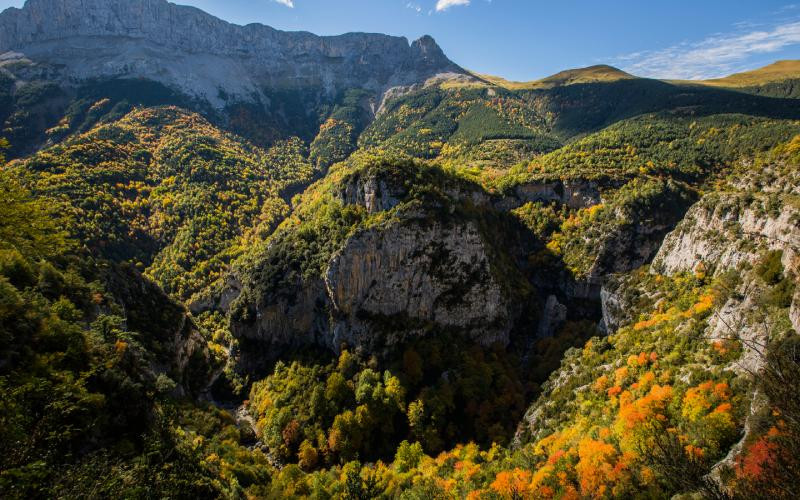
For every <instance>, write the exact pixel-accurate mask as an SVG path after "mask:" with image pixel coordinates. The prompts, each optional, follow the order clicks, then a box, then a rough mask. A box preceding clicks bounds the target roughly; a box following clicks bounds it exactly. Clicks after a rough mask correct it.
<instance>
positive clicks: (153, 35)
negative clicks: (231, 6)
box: [0, 0, 465, 107]
mask: <svg viewBox="0 0 800 500" xmlns="http://www.w3.org/2000/svg"><path fill="white" fill-rule="evenodd" d="M2 53H6V54H5V56H4V59H5V60H6V61H16V62H20V61H26V59H27V60H29V61H32V62H34V63H36V64H35V65H34V67H31V68H29V71H31V72H33V74H37V75H38V76H41V73H40V72H41V71H42V69H43V68H42V66H46V67H47V68H49V70H50V71H51V72H54V73H55V75H58V76H60V77H62V78H64V79H66V80H70V81H76V80H86V79H92V78H110V77H111V78H117V77H123V78H147V79H152V80H155V81H158V82H161V83H164V84H167V85H169V86H171V87H174V88H177V89H179V90H181V91H183V92H185V93H186V94H188V95H190V96H193V97H199V98H203V99H206V100H208V101H209V102H211V103H212V104H214V105H216V106H220V107H221V106H223V105H224V102H225V98H224V97H222V96H221V94H224V96H225V97H227V98H230V97H237V98H239V99H252V98H253V96H254V95H256V96H259V97H264V96H262V95H261V94H262V93H263V92H264V89H265V88H268V89H281V88H290V87H291V88H297V87H300V88H305V87H312V88H320V89H322V90H323V91H324V92H325V93H327V94H329V95H334V94H336V93H337V92H339V91H342V90H345V89H348V88H363V89H367V90H370V91H373V92H375V93H377V94H382V93H383V92H385V91H386V90H388V89H389V88H392V87H398V86H409V85H413V84H418V83H423V82H424V81H425V80H426V79H428V78H431V77H433V76H436V75H439V74H443V73H455V74H460V75H465V72H464V71H463V70H462V69H461V68H459V67H458V66H457V65H455V64H453V63H452V62H451V61H450V60H448V59H447V57H446V56H445V55H444V54H443V53H442V51H441V49H440V48H439V47H438V45H436V42H435V41H434V40H433V39H432V38H430V37H427V36H426V37H423V38H421V39H419V40H417V41H415V42H414V43H412V44H410V45H409V43H408V41H407V40H406V39H405V38H400V37H392V36H387V35H379V34H366V33H349V34H345V35H341V36H330V37H320V36H316V35H313V34H311V33H305V32H283V31H279V30H276V29H273V28H271V27H268V26H263V25H260V24H251V25H247V26H237V25H233V24H230V23H227V22H225V21H222V20H220V19H217V18H215V17H213V16H211V15H209V14H206V13H205V12H203V11H201V10H199V9H195V8H192V7H184V6H178V5H174V4H171V3H168V2H167V1H166V0H28V2H26V4H25V6H24V7H23V8H22V9H16V8H10V9H7V10H5V11H4V12H3V13H2V14H0V54H2ZM37 72H38V73H37ZM55 75H53V74H51V75H50V76H55ZM22 76H23V77H24V76H26V75H25V74H24V73H23V75H22Z"/></svg>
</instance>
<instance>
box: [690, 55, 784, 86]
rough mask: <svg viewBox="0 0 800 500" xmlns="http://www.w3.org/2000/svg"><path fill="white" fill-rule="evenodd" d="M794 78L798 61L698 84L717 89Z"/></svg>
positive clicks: (781, 62) (778, 62)
mask: <svg viewBox="0 0 800 500" xmlns="http://www.w3.org/2000/svg"><path fill="white" fill-rule="evenodd" d="M795 78H800V60H786V61H777V62H774V63H772V64H770V65H768V66H764V67H763V68H759V69H755V70H753V71H745V72H743V73H736V74H733V75H730V76H726V77H725V78H716V79H713V80H705V81H702V82H698V83H702V84H704V85H713V86H717V87H751V86H756V85H764V84H767V83H773V82H781V81H784V80H790V79H795Z"/></svg>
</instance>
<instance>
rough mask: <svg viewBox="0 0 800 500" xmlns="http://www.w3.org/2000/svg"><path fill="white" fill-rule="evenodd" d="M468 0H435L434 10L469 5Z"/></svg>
mask: <svg viewBox="0 0 800 500" xmlns="http://www.w3.org/2000/svg"><path fill="white" fill-rule="evenodd" d="M469 1H470V0H438V1H437V2H436V11H437V12H441V11H443V10H447V9H449V8H450V7H456V6H458V5H469Z"/></svg>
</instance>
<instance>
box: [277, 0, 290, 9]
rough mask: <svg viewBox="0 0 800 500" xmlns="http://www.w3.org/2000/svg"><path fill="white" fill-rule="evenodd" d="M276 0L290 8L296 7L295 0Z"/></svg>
mask: <svg viewBox="0 0 800 500" xmlns="http://www.w3.org/2000/svg"><path fill="white" fill-rule="evenodd" d="M275 1H276V2H278V3H279V4H281V5H285V6H287V7H289V8H290V9H294V0H275Z"/></svg>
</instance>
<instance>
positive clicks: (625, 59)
mask: <svg viewBox="0 0 800 500" xmlns="http://www.w3.org/2000/svg"><path fill="white" fill-rule="evenodd" d="M744 27H746V29H747V30H749V31H744V30H741V28H744ZM796 44H800V21H792V22H784V23H782V24H777V25H772V26H770V27H768V28H762V29H756V27H754V26H752V25H751V26H746V25H740V31H738V32H736V33H728V34H718V35H714V36H710V37H708V38H706V39H705V40H702V41H700V42H693V43H681V44H678V45H673V46H672V47H668V48H665V49H661V50H654V51H644V52H636V53H633V54H627V55H624V56H620V57H618V58H616V64H618V65H620V66H621V67H622V68H623V69H624V70H625V71H628V72H629V73H633V74H635V75H638V76H646V77H651V78H679V79H689V80H699V79H708V78H718V77H722V76H726V75H729V74H731V73H733V72H736V71H739V70H741V69H743V68H742V67H741V65H742V64H743V63H745V62H746V61H747V60H748V59H750V58H751V57H753V56H756V55H758V54H768V53H771V52H777V51H779V50H781V49H784V48H786V47H789V46H791V45H796Z"/></svg>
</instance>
